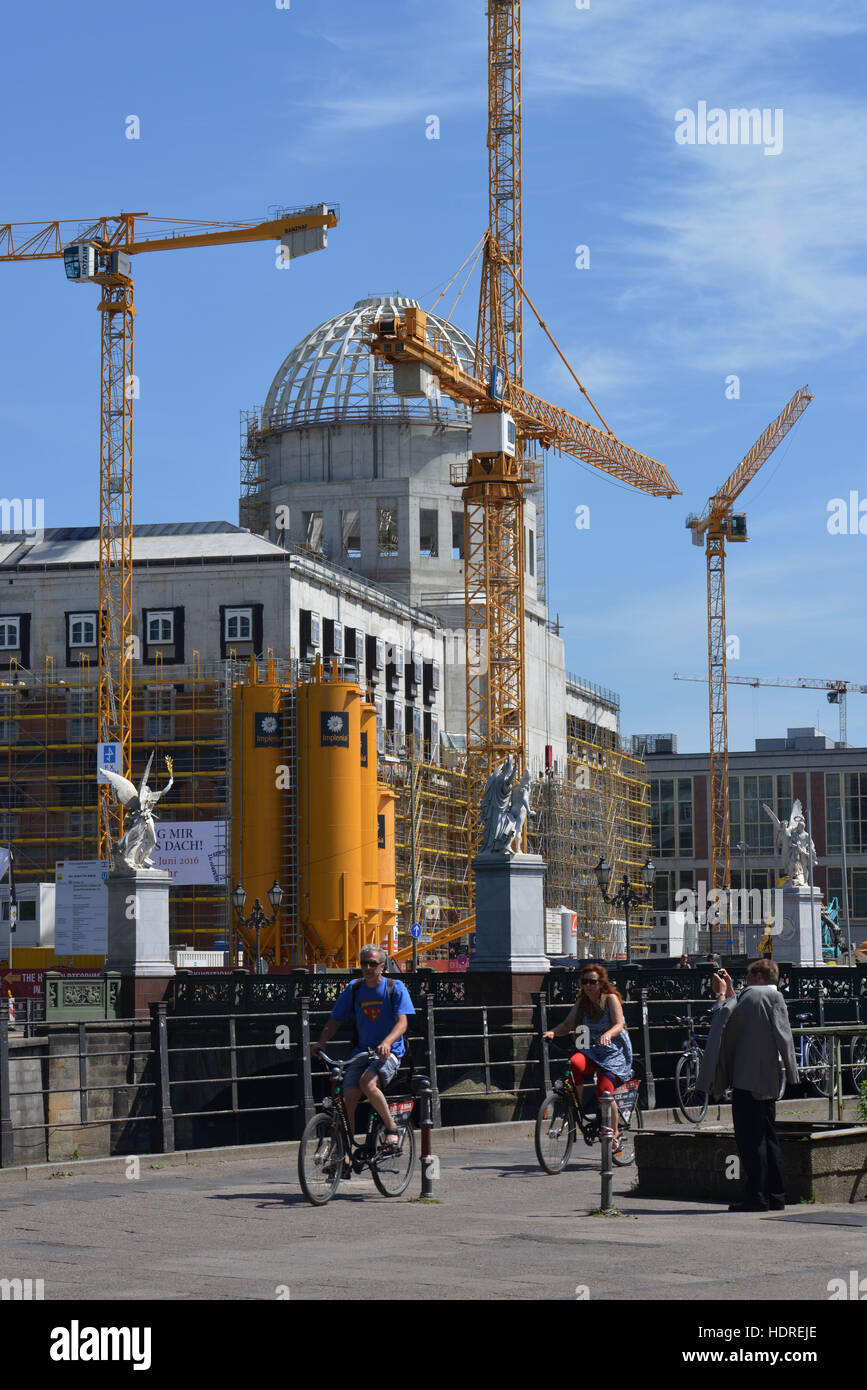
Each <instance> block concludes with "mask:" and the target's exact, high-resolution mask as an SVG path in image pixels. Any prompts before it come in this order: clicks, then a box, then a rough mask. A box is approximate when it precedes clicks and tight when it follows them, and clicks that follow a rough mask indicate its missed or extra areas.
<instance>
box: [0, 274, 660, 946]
mask: <svg viewBox="0 0 867 1390" xmlns="http://www.w3.org/2000/svg"><path fill="white" fill-rule="evenodd" d="M411 304H412V301H409V300H405V299H403V298H401V297H400V296H381V297H376V296H374V297H371V298H368V299H365V300H361V301H359V302H358V303H357V304H356V305H355V306H354V308H353V309H352V310H350V311H348V312H346V313H342V314H338V315H336V316H335V317H333V318H331V319H328V320H326V321H325V322H324V323H323V324H321V325H320V327H319V328H317V329H315V330H314V331H313V332H312V333H310V334H308V335H307V336H306V337H305V338H304V339H302V341H301V342H300V343H299V344H298V346H297V347H296V348H294V349H293V350H292V352H291V353H290V354H289V356H288V357H287V358H286V360H285V361H284V363H283V364H282V366H281V367H280V369H279V370H278V372H277V374H276V376H275V378H274V381H273V382H272V384H271V387H270V389H269V391H268V393H267V396H266V405H265V407H263V409H262V410H257V411H255V412H253V413H252V414H250V415H247V416H245V420H244V429H243V439H242V460H241V495H240V508H241V514H242V520H243V521H244V522H245V523H246V525H242V526H241V527H238V526H235V525H232V524H230V523H227V522H202V521H197V522H192V523H170V524H165V525H136V526H135V527H134V529H133V541H132V567H133V583H134V593H135V615H134V621H133V629H134V632H133V638H132V644H133V650H132V653H131V656H132V660H133V684H132V689H133V734H132V738H133V758H132V777H133V780H135V779H136V778H137V777H140V775H141V772H142V771H143V769H144V766H145V763H146V762H147V759H148V757H149V756H150V754H151V752H155V761H154V774H155V775H156V776H157V777H159V775H160V773H161V771H162V767H163V759H164V758H165V757H166V756H168V757H169V758H171V759H172V761H173V768H174V779H175V780H174V786H173V788H172V791H171V794H170V796H169V797H168V798H167V800H166V802H165V803H164V804H163V806H162V808H161V812H160V814H161V817H162V819H163V820H164V821H172V822H181V821H189V822H190V823H191V824H192V825H195V824H198V825H199V826H200V827H201V826H202V825H204V824H208V825H210V826H211V827H212V831H213V836H214V840H213V843H214V845H215V848H214V849H213V851H212V855H213V858H214V860H215V865H214V876H213V878H212V881H210V882H207V883H205V882H199V883H190V884H181V883H177V884H175V886H173V888H172V890H171V933H172V941H173V944H174V945H178V946H180V945H185V946H187V947H189V948H191V949H200V950H202V949H214V950H230V949H232V947H233V946H234V947H236V948H237V947H238V946H239V945H240V944H241V937H239V935H238V932H237V931H236V929H235V923H233V917H234V918H235V919H236V920H237V918H236V914H235V912H234V909H233V907H232V902H231V890H232V889H233V888H234V885H235V880H236V879H237V878H240V879H241V882H242V886H243V887H244V889H245V891H246V893H247V895H248V898H249V900H250V901H249V902H248V904H247V908H246V909H245V911H247V912H249V907H250V905H251V904H252V902H253V901H254V900H255V898H256V897H259V898H260V900H261V902H262V903H263V905H264V904H265V897H263V896H262V895H263V893H265V894H267V889H268V887H269V886H270V883H266V882H265V879H266V878H268V877H270V880H271V882H273V879H275V878H276V879H279V881H280V884H281V886H282V887H283V888H284V891H285V899H284V903H283V905H281V908H280V913H279V920H278V927H277V929H276V931H275V932H274V933H272V934H271V937H270V939H269V940H270V945H269V947H268V950H267V951H265V952H263V953H264V954H266V955H268V954H270V955H271V956H272V959H274V961H275V963H276V962H277V961H280V962H281V963H285V962H289V961H293V960H298V959H299V958H300V957H301V956H302V955H304V953H305V951H307V947H306V946H305V942H304V939H303V931H302V926H303V923H302V917H303V910H302V903H301V896H300V895H299V882H300V880H299V874H300V873H301V866H300V863H299V859H298V851H297V843H298V841H297V823H296V822H297V816H298V814H299V813H298V812H297V810H296V811H295V812H293V814H292V815H289V816H287V815H286V808H287V806H291V805H292V797H293V795H294V792H293V791H292V789H291V785H290V787H289V788H286V789H281V790H282V791H283V795H282V796H281V797H280V799H279V806H280V813H279V814H280V824H281V826H282V829H281V836H282V840H281V842H280V843H279V844H278V843H277V842H276V840H275V839H274V836H273V835H271V834H270V833H269V835H268V836H266V840H267V843H268V844H269V845H270V851H269V856H267V857H268V859H269V862H268V864H267V866H266V865H265V863H264V860H262V856H261V855H260V856H259V859H260V860H262V862H257V865H256V870H255V874H254V873H253V869H252V868H251V867H250V866H249V865H250V861H249V860H245V858H244V854H242V853H241V840H240V839H239V832H238V824H237V821H238V817H239V816H240V817H241V819H242V821H243V820H249V822H250V824H249V825H248V827H247V830H246V832H245V844H246V845H247V846H249V845H250V844H251V843H252V841H253V840H254V839H255V836H256V835H257V834H260V833H261V825H262V822H261V820H258V819H257V818H256V817H257V814H258V812H257V808H259V807H260V806H264V805H265V804H269V805H272V808H273V805H274V800H273V795H272V792H271V790H269V789H268V788H267V787H266V786H265V784H264V782H263V781H262V779H261V777H260V776H259V774H258V773H251V775H250V777H248V778H247V780H246V781H244V779H243V777H241V774H240V773H239V771H238V765H239V763H238V760H239V757H240V756H241V752H242V751H243V747H244V746H245V745H243V744H239V743H238V741H237V738H235V737H234V736H233V732H232V729H233V725H232V719H233V708H234V707H235V704H236V703H237V698H238V697H237V695H236V692H237V690H238V689H239V688H240V687H242V686H244V685H245V684H254V685H267V684H268V683H269V680H270V679H271V676H270V674H269V670H270V671H271V672H272V673H273V674H274V679H273V681H272V682H271V683H273V684H274V685H275V687H277V686H279V687H280V689H281V692H282V693H280V695H279V697H278V696H275V697H274V698H275V699H277V700H278V706H279V707H277V708H275V709H274V710H273V711H271V714H270V715H269V714H268V712H267V711H265V710H264V708H263V709H261V710H259V711H258V713H259V714H261V715H262V716H263V718H266V717H267V718H270V717H273V716H274V715H275V714H276V715H279V716H280V719H279V720H278V725H279V728H280V730H281V734H280V737H282V736H283V732H282V731H284V730H285V733H286V737H287V738H289V736H290V734H291V735H292V736H293V737H294V734H293V733H292V731H293V730H294V728H295V725H294V722H293V716H292V714H291V710H292V708H293V701H294V700H295V694H294V692H295V690H296V687H297V686H298V685H299V683H300V684H302V685H303V684H304V682H305V680H306V679H307V678H308V677H309V673H310V670H311V669H312V667H313V664H314V663H315V662H316V660H317V658H318V659H319V660H320V661H321V662H322V664H323V667H324V669H325V671H326V672H327V673H328V672H330V671H331V669H332V666H333V664H334V663H335V662H336V663H337V665H336V669H337V672H338V677H339V679H340V680H341V681H344V682H346V683H347V684H357V686H358V689H359V694H360V697H361V696H363V697H365V701H364V702H369V704H370V705H372V707H373V709H374V711H375V728H376V742H377V753H378V777H379V781H380V783H381V784H383V785H384V786H386V787H387V788H389V789H390V791H391V792H393V794H394V814H395V855H396V869H395V896H396V899H397V906H396V910H395V918H394V920H395V925H396V929H397V937H398V942H399V943H400V944H401V945H402V944H403V943H404V942H405V941H406V940H407V939H408V937H407V935H406V934H407V932H408V929H409V927H410V925H411V923H412V921H413V918H415V920H417V921H420V922H421V923H422V927H423V930H424V934H425V935H435V934H436V932H437V931H439V930H442V929H443V928H447V927H452V926H454V925H455V924H457V923H459V922H461V921H462V919H463V918H464V917H465V916H466V914H467V910H468V908H469V906H470V900H471V899H470V892H469V888H470V885H469V882H468V837H469V834H470V830H471V826H472V821H473V819H474V817H475V815H476V813H477V812H476V808H475V807H471V806H469V805H468V798H467V790H466V702H465V693H466V659H467V652H466V650H465V639H464V546H465V538H464V530H463V527H464V517H463V507H462V505H461V502H460V498H459V496H457V495H456V493H455V489H454V487H453V486H452V482H451V475H452V470H453V467H454V466H455V465H456V464H460V463H461V461H464V462H465V460H466V458H467V455H468V450H469V441H470V423H471V422H470V412H469V411H468V410H467V409H466V408H465V407H464V406H462V405H459V404H457V405H456V404H453V403H451V402H449V401H448V400H446V399H445V398H444V397H442V396H440V395H439V394H436V393H434V394H432V395H431V396H430V397H429V398H427V399H425V400H421V401H419V400H411V399H406V398H404V397H402V396H399V395H397V394H396V393H395V391H394V389H393V382H392V375H393V374H392V371H391V369H389V368H387V367H383V365H382V364H379V363H377V362H375V360H374V359H373V358H372V357H371V355H370V352H369V349H368V346H367V341H366V339H367V336H368V334H369V331H370V328H371V325H372V323H373V322H374V321H375V320H376V318H377V316H378V315H380V314H382V313H383V312H385V310H389V311H391V310H393V309H394V308H401V307H405V306H407V305H411ZM429 319H430V321H431V322H434V319H433V316H429ZM436 327H437V331H438V332H441V333H442V334H444V335H447V336H448V337H449V339H450V341H451V343H452V346H453V349H454V351H455V353H457V354H458V355H459V356H461V357H462V359H464V360H466V361H467V363H468V364H469V362H470V358H471V353H472V344H471V343H470V341H469V339H467V338H466V336H465V335H463V334H461V332H460V331H459V330H458V329H456V328H455V327H454V326H453V325H451V324H446V323H445V321H436ZM537 503H538V499H537ZM524 525H525V530H526V536H525V544H524V547H523V550H524V556H525V569H526V573H525V575H524V580H525V585H524V593H525V597H524V604H525V642H524V646H525V654H526V692H527V699H526V704H527V713H526V728H527V765H528V767H529V769H530V772H531V775H532V777H533V779H534V782H535V785H536V791H535V794H534V798H533V805H534V809H535V810H536V813H537V814H536V817H535V819H533V820H532V821H531V822H530V845H529V847H530V848H531V849H535V850H538V851H539V852H540V853H541V854H543V856H544V858H545V860H546V862H547V864H548V873H547V884H546V904H547V906H548V907H549V908H552V909H553V908H562V907H566V908H569V909H570V910H572V911H574V912H576V913H577V914H578V918H579V922H580V927H579V936H580V938H581V940H582V943H586V946H587V948H588V949H594V950H596V949H599V950H607V951H609V953H610V952H611V950H613V948H614V946H615V945H616V939H615V934H616V924H613V923H611V922H610V921H609V916H610V914H609V913H608V912H607V911H606V909H605V907H604V905H603V903H602V900H601V898H600V895H599V893H598V890H597V889H596V886H595V881H594V879H593V876H592V870H593V866H594V864H595V863H596V862H597V861H598V859H599V857H600V855H602V854H604V855H605V857H606V858H607V860H608V861H609V863H610V864H611V865H612V868H613V870H614V871H615V872H619V871H620V870H622V869H623V868H630V867H632V868H634V867H636V866H638V865H640V864H641V863H642V862H643V860H644V858H645V857H646V853H647V850H648V847H649V834H650V830H649V804H648V799H647V794H646V787H645V784H644V780H643V769H642V764H641V763H640V761H639V760H637V759H634V758H632V757H630V756H629V755H628V754H627V753H626V752H625V751H624V749H623V747H622V746H621V743H620V729H619V703H618V700H617V697H616V696H615V695H613V694H612V692H610V691H605V690H604V689H603V688H602V687H599V686H595V685H593V684H592V683H589V682H587V681H584V680H578V679H574V678H571V677H569V676H567V673H566V670H565V661H564V652H565V646H564V641H563V637H562V636H561V633H560V630H559V627H558V625H556V624H554V623H553V622H551V621H550V619H549V615H548V609H547V606H546V604H545V600H544V588H543V578H544V570H543V568H542V564H541V562H542V559H543V554H542V550H541V549H540V546H541V541H540V535H541V532H542V524H541V517H540V515H539V513H538V512H537V510H536V506H535V505H534V502H533V500H532V498H531V499H529V500H528V501H527V503H526V507H525V511H524ZM248 528H249V529H248ZM254 528H255V529H254ZM98 544H99V533H98V529H97V528H96V527H79V528H72V527H69V528H60V529H54V530H46V531H44V532H33V533H22V534H15V535H6V536H4V537H2V538H0V570H2V571H3V577H4V578H5V579H6V580H8V581H10V582H9V584H8V585H6V586H4V591H3V592H4V600H3V605H2V613H0V629H2V632H0V635H2V647H0V681H2V686H0V760H2V765H0V781H2V786H3V790H2V797H3V804H2V808H0V817H2V821H0V842H2V843H11V844H12V845H13V846H14V848H15V867H16V872H17V878H18V882H19V885H21V896H22V902H23V901H24V896H25V894H26V892H27V891H28V890H27V889H26V885H27V884H28V883H30V884H32V885H36V884H39V883H42V884H49V883H51V882H53V880H54V876H55V870H56V865H57V864H58V863H62V862H65V861H75V860H93V859H95V858H96V854H97V826H96V739H97V736H98V735H97V730H96V715H97V709H96V698H97V696H96V663H97V645H96V644H97V634H98V613H97V608H98V598H97V594H98ZM488 655H489V654H488V653H486V652H481V653H476V654H475V656H476V659H479V658H480V659H481V660H487V659H488ZM251 657H253V658H256V663H255V664H254V666H253V667H251V666H250V658H251ZM269 661H270V663H271V667H270V668H269ZM251 671H252V672H253V674H251ZM256 698H258V697H256ZM263 698H264V697H263ZM268 698H271V697H270V696H269V697H268ZM251 699H253V697H251ZM280 702H282V705H280ZM253 703H256V700H255V699H253ZM284 706H285V708H284ZM284 714H286V715H287V718H286V719H284V718H283V715H284ZM259 733H260V735H261V734H262V729H261V720H260V723H259ZM253 751H256V750H255V749H254V750H253ZM276 751H277V752H279V754H280V766H282V767H285V768H288V769H289V772H288V773H287V774H284V775H286V776H288V778H289V780H290V784H291V781H292V778H293V777H294V775H295V772H296V771H297V760H298V757H299V755H300V750H299V747H298V745H297V744H293V745H291V746H290V745H288V744H287V746H286V747H285V748H280V749H278V750H276ZM254 763H255V760H252V761H250V764H249V767H250V768H252V767H253V766H254ZM248 770H249V769H248ZM239 777H241V781H244V789H243V793H242V792H241V790H240V789H239V788H240V785H241V783H240V782H239ZM151 780H152V782H153V777H152V779H151ZM233 788H234V790H233ZM293 817H294V819H293ZM221 852H222V856H223V857H222V862H221ZM353 872H354V871H353ZM217 875H219V877H217ZM251 875H252V877H251ZM260 879H261V882H260V881H259V880H260ZM36 896H39V895H36ZM38 910H39V909H38V908H34V911H38ZM374 911H377V912H381V914H382V915H381V916H380V919H379V928H380V929H383V928H384V925H385V922H386V917H387V916H388V913H386V912H385V910H384V908H380V907H378V908H376V909H374V907H373V905H372V903H371V902H368V903H367V904H366V906H365V905H364V904H363V903H362V911H361V917H363V918H365V920H368V921H369V920H372V919H371V916H370V914H372V913H374ZM361 917H358V916H356V920H357V921H360V920H361ZM25 926H26V922H25V920H24V919H23V918H22V922H21V928H22V936H21V938H20V941H21V944H23V942H24V936H25V933H24V928H25ZM2 940H3V936H2V935H0V941H2ZM251 943H252V938H251V937H250V935H249V934H248V935H247V937H246V939H245V942H244V944H245V946H246V950H247V953H249V951H250V949H251ZM259 944H260V946H261V944H262V943H261V940H260V943H259ZM635 945H636V948H637V949H640V947H641V933H637V934H636V938H635ZM308 954H309V953H308Z"/></svg>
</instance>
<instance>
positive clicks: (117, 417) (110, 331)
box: [0, 203, 337, 859]
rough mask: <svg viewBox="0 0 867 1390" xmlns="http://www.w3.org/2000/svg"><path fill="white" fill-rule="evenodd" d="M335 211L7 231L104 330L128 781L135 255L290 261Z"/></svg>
mask: <svg viewBox="0 0 867 1390" xmlns="http://www.w3.org/2000/svg"><path fill="white" fill-rule="evenodd" d="M336 226H337V211H336V209H334V208H330V207H328V206H327V205H326V204H325V203H318V204H315V205H314V206H312V207H308V208H293V209H280V210H279V211H277V212H275V213H274V215H273V216H272V217H270V218H269V219H268V220H267V221H266V222H201V221H195V220H190V221H185V222H175V221H173V220H172V219H169V218H159V217H150V216H148V214H147V213H131V212H122V213H120V215H119V216H117V217H100V218H98V219H97V220H96V221H95V222H93V223H90V224H88V225H87V226H82V225H81V223H74V222H49V223H44V224H43V223H40V224H36V223H6V224H5V225H0V261H44V260H61V259H62V261H63V264H64V269H65V271H66V276H67V279H68V280H70V281H72V282H74V283H76V284H92V285H97V286H98V287H99V289H100V301H99V310H100V314H101V323H102V356H101V367H100V382H101V386H100V446H99V458H100V468H99V478H100V482H99V639H98V641H99V645H98V662H99V676H98V679H99V700H98V730H99V741H100V743H109V744H115V745H118V746H119V750H120V757H119V760H118V761H119V763H120V766H119V767H118V771H119V772H121V773H122V774H123V775H124V776H126V777H129V776H130V774H131V768H130V755H131V738H132V680H131V675H130V672H131V666H132V659H133V654H134V645H135V644H134V640H133V631H132V424H133V399H134V394H135V377H134V375H133V324H134V320H135V312H136V311H135V304H134V297H133V291H134V284H133V278H132V274H131V257H132V256H137V255H140V254H141V253H142V252H144V251H177V250H181V249H189V248H192V247H199V246H232V245H235V244H237V243H239V242H246V241H272V240H274V241H279V242H280V243H281V247H282V250H281V256H282V258H283V259H284V260H291V259H294V258H295V257H297V256H304V255H307V254H308V252H311V251H319V250H322V249H324V248H325V246H326V245H327V229H328V228H329V227H336ZM99 793H100V797H99V814H98V835H97V839H98V847H97V853H98V856H99V858H100V859H106V858H108V857H109V856H110V853H111V844H112V841H113V840H117V839H119V838H120V836H121V834H122V833H123V807H122V806H120V805H118V804H117V803H116V802H115V799H114V797H113V796H112V795H111V788H110V787H105V786H101V787H100V788H99Z"/></svg>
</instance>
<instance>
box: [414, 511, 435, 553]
mask: <svg viewBox="0 0 867 1390" xmlns="http://www.w3.org/2000/svg"><path fill="white" fill-rule="evenodd" d="M418 553H419V555H427V556H429V557H430V558H431V559H436V557H437V556H438V555H439V526H438V524H437V514H436V511H435V510H434V509H433V508H429V507H422V508H421V509H420V511H419V526H418Z"/></svg>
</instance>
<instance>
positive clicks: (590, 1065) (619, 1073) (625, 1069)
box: [542, 965, 632, 1152]
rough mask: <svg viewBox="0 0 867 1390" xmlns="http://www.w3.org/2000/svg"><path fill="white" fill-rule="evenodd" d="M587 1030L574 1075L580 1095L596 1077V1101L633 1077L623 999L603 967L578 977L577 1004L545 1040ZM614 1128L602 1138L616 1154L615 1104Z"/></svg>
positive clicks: (613, 1110) (612, 1109)
mask: <svg viewBox="0 0 867 1390" xmlns="http://www.w3.org/2000/svg"><path fill="white" fill-rule="evenodd" d="M582 1026H583V1027H586V1028H587V1031H588V1033H589V1046H586V1047H584V1048H581V1049H580V1050H579V1051H578V1052H576V1053H575V1055H574V1056H573V1057H572V1058H571V1059H570V1062H569V1065H570V1067H571V1068H572V1076H573V1077H574V1079H575V1085H576V1087H577V1088H578V1092H579V1095H580V1093H581V1088H582V1086H583V1085H584V1082H585V1081H589V1080H590V1079H591V1078H592V1077H593V1076H594V1074H595V1075H596V1099H597V1100H599V1099H600V1097H601V1096H603V1095H605V1093H606V1092H607V1093H608V1094H613V1093H614V1088H615V1086H622V1085H623V1083H624V1082H625V1081H628V1080H629V1078H630V1077H631V1076H632V1045H631V1043H630V1041H629V1034H628V1033H627V1031H626V1025H625V1023H624V1021H623V1000H622V999H621V997H620V994H619V992H618V990H617V989H615V987H614V985H613V984H612V983H611V981H610V980H609V978H608V973H607V971H606V969H605V966H604V965H585V966H584V968H583V969H582V971H581V975H580V978H579V991H578V998H577V1000H576V1002H575V1003H574V1004H573V1005H572V1008H571V1009H570V1010H569V1013H568V1014H567V1015H566V1018H565V1019H564V1020H563V1022H562V1023H561V1024H559V1025H558V1026H557V1027H556V1028H551V1029H549V1031H548V1032H547V1033H543V1034H542V1036H543V1038H561V1037H563V1036H565V1034H567V1033H573V1032H574V1031H575V1029H576V1028H580V1027H582ZM610 1112H611V1119H612V1121H613V1129H611V1130H608V1129H606V1128H603V1130H602V1134H603V1136H608V1135H610V1136H611V1139H612V1143H613V1146H614V1150H615V1152H616V1151H617V1149H618V1148H619V1147H620V1117H619V1112H618V1109H617V1106H616V1105H612V1106H611V1107H610Z"/></svg>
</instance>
